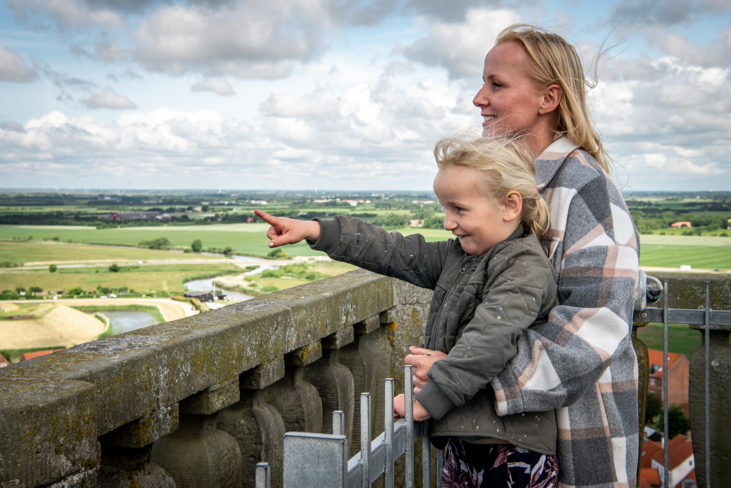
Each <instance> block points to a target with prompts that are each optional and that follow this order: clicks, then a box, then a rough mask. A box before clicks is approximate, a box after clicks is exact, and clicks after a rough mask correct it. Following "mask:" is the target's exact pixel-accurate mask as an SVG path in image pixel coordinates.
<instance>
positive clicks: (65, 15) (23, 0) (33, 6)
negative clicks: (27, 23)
mask: <svg viewBox="0 0 731 488" xmlns="http://www.w3.org/2000/svg"><path fill="white" fill-rule="evenodd" d="M6 1H7V4H8V7H10V8H11V9H12V10H13V12H14V13H15V15H16V16H17V17H20V18H26V17H27V16H30V15H34V14H39V13H40V14H43V15H47V16H48V17H49V18H50V19H51V20H52V21H53V22H54V23H55V24H56V25H58V26H59V27H60V28H62V29H71V28H77V27H84V28H86V27H90V26H94V25H100V26H106V27H121V26H123V25H124V22H123V20H122V17H121V16H120V15H119V14H117V13H116V12H114V11H113V10H110V9H106V8H102V9H93V8H91V7H90V6H89V5H88V4H87V3H86V2H84V1H82V0H53V1H48V0H6Z"/></svg>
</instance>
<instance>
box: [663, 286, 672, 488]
mask: <svg viewBox="0 0 731 488" xmlns="http://www.w3.org/2000/svg"><path fill="white" fill-rule="evenodd" d="M669 296H670V290H669V288H668V282H667V280H666V281H665V301H664V302H663V303H664V313H663V329H662V333H663V347H662V412H663V413H662V414H663V434H662V440H663V452H664V456H665V459H664V465H663V475H664V476H663V486H664V487H665V488H670V487H671V486H672V485H671V484H670V479H669V478H670V472H669V468H668V467H669V465H670V459H669V453H668V451H669V447H670V446H669V445H668V444H669V440H668V437H669V435H668V430H669V429H668V316H669V313H668V297H669Z"/></svg>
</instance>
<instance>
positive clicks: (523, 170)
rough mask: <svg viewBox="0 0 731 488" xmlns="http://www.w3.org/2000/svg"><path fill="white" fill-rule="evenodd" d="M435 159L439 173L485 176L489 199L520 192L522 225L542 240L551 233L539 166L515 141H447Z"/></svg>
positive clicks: (494, 138)
mask: <svg viewBox="0 0 731 488" xmlns="http://www.w3.org/2000/svg"><path fill="white" fill-rule="evenodd" d="M434 159H436V161H437V165H438V166H439V168H440V169H442V168H446V167H449V166H466V167H468V168H473V169H476V170H479V171H480V172H482V173H483V174H484V175H485V178H484V182H481V183H483V184H481V185H480V188H483V189H484V192H483V193H485V195H486V196H488V197H493V198H497V199H502V198H503V197H504V196H505V195H507V194H508V192H511V191H516V192H518V193H519V194H520V196H521V198H522V199H523V205H522V209H521V221H522V222H523V223H524V224H525V225H526V226H527V227H528V229H529V230H530V232H532V233H533V234H535V235H536V236H537V237H539V238H540V237H543V236H544V235H546V234H547V233H548V229H549V226H550V223H551V221H550V217H549V213H548V205H546V202H545V201H543V198H541V196H540V195H539V194H538V189H537V188H536V166H535V164H534V163H533V158H531V156H530V154H529V153H528V152H527V151H526V150H525V149H524V148H523V146H522V144H520V143H519V141H518V140H516V139H515V138H508V137H505V136H489V137H478V138H476V139H467V138H463V137H445V138H443V139H441V140H440V141H439V142H437V144H436V145H435V146H434Z"/></svg>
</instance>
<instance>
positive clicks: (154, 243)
mask: <svg viewBox="0 0 731 488" xmlns="http://www.w3.org/2000/svg"><path fill="white" fill-rule="evenodd" d="M170 245H171V244H170V239H168V238H167V237H160V238H158V239H152V240H151V241H140V242H139V244H137V246H138V247H146V248H148V249H164V248H166V247H170Z"/></svg>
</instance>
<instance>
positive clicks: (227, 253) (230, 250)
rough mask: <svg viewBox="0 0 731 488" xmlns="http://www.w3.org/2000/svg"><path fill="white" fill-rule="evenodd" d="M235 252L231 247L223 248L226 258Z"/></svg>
mask: <svg viewBox="0 0 731 488" xmlns="http://www.w3.org/2000/svg"><path fill="white" fill-rule="evenodd" d="M233 252H234V250H233V249H231V246H226V247H224V248H223V255H224V256H230V255H231V254H232V253H233Z"/></svg>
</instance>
